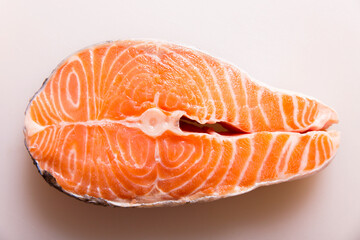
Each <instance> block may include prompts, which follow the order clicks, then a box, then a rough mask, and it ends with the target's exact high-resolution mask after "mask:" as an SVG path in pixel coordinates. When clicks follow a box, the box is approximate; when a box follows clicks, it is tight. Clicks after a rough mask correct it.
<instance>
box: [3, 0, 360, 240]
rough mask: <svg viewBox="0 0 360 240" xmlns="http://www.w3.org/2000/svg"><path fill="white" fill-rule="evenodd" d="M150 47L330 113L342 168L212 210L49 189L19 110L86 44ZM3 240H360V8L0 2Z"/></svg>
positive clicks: (350, 4)
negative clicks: (131, 205)
mask: <svg viewBox="0 0 360 240" xmlns="http://www.w3.org/2000/svg"><path fill="white" fill-rule="evenodd" d="M126 38H155V39H163V40H168V41H172V42H177V43H183V44H185V45H190V46H196V47H197V48H199V49H202V50H205V51H206V52H209V53H211V54H212V55H214V56H219V57H221V58H223V59H226V60H228V61H231V62H233V63H234V64H236V65H238V66H240V67H241V68H243V69H245V70H246V71H247V72H249V73H250V74H251V75H252V76H254V77H255V78H257V79H259V80H261V81H263V82H265V83H266V84H268V85H272V86H275V87H280V88H285V89H289V90H293V91H298V92H302V93H304V94H307V95H310V96H314V97H316V98H318V99H320V100H321V101H323V102H325V103H326V104H328V105H330V106H332V107H333V108H335V109H336V110H337V111H338V113H339V117H340V121H341V122H340V124H338V125H336V126H334V128H335V129H338V130H340V131H341V132H342V139H341V146H340V149H339V151H338V154H337V156H336V158H335V160H334V161H333V162H332V163H331V164H330V166H329V167H328V168H326V169H325V170H323V171H322V172H320V173H318V174H316V175H314V176H312V177H309V178H306V179H303V180H299V181H294V182H289V183H284V184H280V185H274V186H270V187H264V188H260V189H257V190H255V191H253V192H250V193H247V194H245V195H242V196H238V197H232V198H229V199H224V200H219V201H216V202H212V203H204V204H194V205H186V206H181V207H173V208H156V209H122V208H115V209H114V208H105V207H101V206H95V205H90V204H86V203H83V202H80V201H77V200H75V199H73V198H70V197H68V196H66V195H64V194H62V193H60V192H58V191H57V190H55V189H54V188H51V187H49V186H48V185H47V184H46V182H45V181H44V180H43V179H42V178H41V177H40V175H39V174H38V173H37V171H36V169H35V167H34V166H33V165H32V161H31V159H30V157H29V156H28V154H27V152H26V150H25V147H24V144H23V133H22V128H23V121H24V116H23V112H24V110H25V108H26V105H27V103H28V100H29V99H30V97H31V96H32V95H33V94H34V93H35V91H36V90H37V89H38V88H39V87H40V86H41V83H42V82H43V80H44V79H45V78H46V77H47V76H48V75H49V74H50V72H51V71H52V69H53V68H54V67H55V66H56V65H57V64H58V63H59V62H60V61H61V60H62V59H63V58H65V57H66V56H68V55H69V54H71V53H73V52H74V51H77V50H78V49H81V48H83V47H85V46H88V45H91V44H94V43H97V42H101V41H105V40H115V39H126ZM0 43H1V44H0V84H1V85H0V89H1V94H0V104H1V131H0V138H1V142H0V153H1V159H0V160H1V168H0V178H1V179H0V189H1V198H0V239H4V240H8V239H52V240H57V239H87V240H91V239H207V240H211V239H328V240H331V239H349V240H356V239H360V173H359V169H360V153H359V149H360V131H359V130H360V128H359V124H360V107H359V102H360V1H327V0H323V1H313V0H310V1H297V0H296V1H285V0H284V1H266V2H265V1H243V2H240V1H224V0H221V1H196V0H191V1H186V0H182V1H105V0H103V1H98V2H95V1H75V0H74V1H64V0H63V1H49V0H43V1H36V0H32V1H27V0H22V1H21V0H16V1H11V0H7V1H4V0H0Z"/></svg>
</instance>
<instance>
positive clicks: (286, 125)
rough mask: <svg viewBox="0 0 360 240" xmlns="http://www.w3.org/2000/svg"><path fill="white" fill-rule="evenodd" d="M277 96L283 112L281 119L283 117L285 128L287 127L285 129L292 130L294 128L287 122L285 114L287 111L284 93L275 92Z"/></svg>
mask: <svg viewBox="0 0 360 240" xmlns="http://www.w3.org/2000/svg"><path fill="white" fill-rule="evenodd" d="M275 96H276V97H277V98H278V101H279V110H280V113H281V119H282V121H283V124H284V129H285V131H290V130H292V129H291V127H290V126H289V125H288V124H287V122H286V115H285V112H284V106H283V99H282V94H281V93H278V92H275Z"/></svg>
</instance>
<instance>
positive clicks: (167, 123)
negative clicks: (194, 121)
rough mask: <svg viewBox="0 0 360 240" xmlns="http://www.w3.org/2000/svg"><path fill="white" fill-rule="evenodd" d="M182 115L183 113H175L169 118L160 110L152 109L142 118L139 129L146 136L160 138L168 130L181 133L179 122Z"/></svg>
mask: <svg viewBox="0 0 360 240" xmlns="http://www.w3.org/2000/svg"><path fill="white" fill-rule="evenodd" d="M182 115H183V112H182V111H175V112H172V113H171V114H170V115H169V116H167V115H165V114H164V112H163V111H161V110H160V109H158V108H150V109H148V110H146V111H145V112H144V113H143V114H142V115H141V116H140V121H139V123H140V124H139V127H140V129H141V130H142V131H143V132H144V133H145V134H146V135H148V136H151V137H157V136H160V135H162V134H163V133H164V132H165V131H166V130H171V131H173V132H177V131H179V120H180V118H181V116H182Z"/></svg>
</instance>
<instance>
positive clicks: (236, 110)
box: [221, 63, 247, 123]
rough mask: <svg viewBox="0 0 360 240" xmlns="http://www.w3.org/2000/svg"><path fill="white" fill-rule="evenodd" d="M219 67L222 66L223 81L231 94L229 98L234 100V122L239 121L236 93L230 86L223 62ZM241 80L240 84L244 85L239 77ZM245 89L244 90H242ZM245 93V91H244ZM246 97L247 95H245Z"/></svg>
mask: <svg viewBox="0 0 360 240" xmlns="http://www.w3.org/2000/svg"><path fill="white" fill-rule="evenodd" d="M221 67H222V68H223V71H224V75H225V81H226V83H227V85H228V89H229V90H230V94H231V99H232V100H233V102H234V106H235V119H234V122H235V123H239V116H240V114H239V111H238V110H240V108H239V104H238V102H237V101H236V95H235V92H234V88H233V87H232V84H231V79H230V76H229V72H228V69H227V68H226V66H225V64H223V63H221ZM240 81H241V86H242V87H244V83H243V81H244V80H243V79H240ZM244 91H245V90H244ZM245 95H246V93H245ZM245 97H247V96H245ZM224 107H225V108H226V105H224Z"/></svg>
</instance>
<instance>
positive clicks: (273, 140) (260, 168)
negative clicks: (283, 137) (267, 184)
mask: <svg viewBox="0 0 360 240" xmlns="http://www.w3.org/2000/svg"><path fill="white" fill-rule="evenodd" d="M277 137H278V134H274V135H273V136H272V139H271V140H270V143H269V146H268V149H267V151H266V154H265V156H264V158H263V159H262V163H261V166H260V167H259V169H258V172H257V174H256V180H255V182H260V179H261V172H262V170H263V168H264V165H265V162H266V160H267V159H268V157H269V155H270V153H271V151H272V149H273V147H274V144H275V142H276V140H277Z"/></svg>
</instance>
